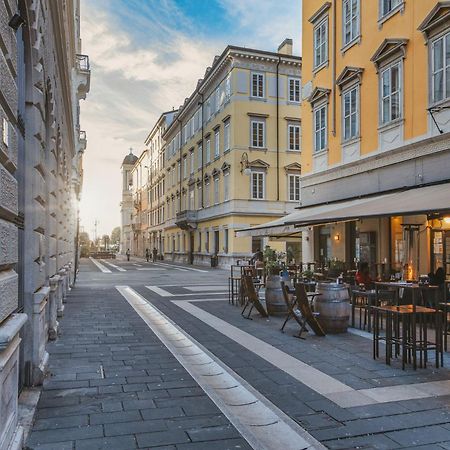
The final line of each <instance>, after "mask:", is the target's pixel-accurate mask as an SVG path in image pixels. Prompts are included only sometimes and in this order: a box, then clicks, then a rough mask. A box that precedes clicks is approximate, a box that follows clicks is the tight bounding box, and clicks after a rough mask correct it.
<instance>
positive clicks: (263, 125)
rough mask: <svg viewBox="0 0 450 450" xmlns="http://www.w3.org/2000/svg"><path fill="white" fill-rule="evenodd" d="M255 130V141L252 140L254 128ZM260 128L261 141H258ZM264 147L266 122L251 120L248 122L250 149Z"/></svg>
mask: <svg viewBox="0 0 450 450" xmlns="http://www.w3.org/2000/svg"><path fill="white" fill-rule="evenodd" d="M255 126H256V127H257V129H256V140H254V127H255ZM260 126H261V129H262V141H260V133H261V130H260ZM265 146H266V121H265V120H257V119H252V120H251V122H250V147H253V148H265Z"/></svg>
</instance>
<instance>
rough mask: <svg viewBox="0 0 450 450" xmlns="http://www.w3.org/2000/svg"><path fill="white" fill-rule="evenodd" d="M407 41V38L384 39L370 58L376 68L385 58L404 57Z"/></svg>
mask: <svg viewBox="0 0 450 450" xmlns="http://www.w3.org/2000/svg"><path fill="white" fill-rule="evenodd" d="M408 41H409V39H385V40H384V41H383V42H382V44H381V45H380V46H379V47H378V49H377V51H376V52H375V53H374V54H373V56H372V58H370V60H371V61H372V62H373V63H374V64H375V67H376V68H377V70H378V69H379V67H380V66H381V65H382V63H383V62H384V61H386V60H387V59H394V58H396V57H401V58H404V57H405V53H406V45H407V44H408Z"/></svg>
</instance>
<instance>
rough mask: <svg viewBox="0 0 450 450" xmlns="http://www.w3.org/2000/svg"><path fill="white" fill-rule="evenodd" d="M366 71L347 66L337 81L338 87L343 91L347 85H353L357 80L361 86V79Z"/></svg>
mask: <svg viewBox="0 0 450 450" xmlns="http://www.w3.org/2000/svg"><path fill="white" fill-rule="evenodd" d="M363 72H364V69H363V68H362V67H351V66H346V67H345V68H344V70H343V71H342V72H341V74H340V75H339V76H338V77H337V79H336V85H337V86H339V88H340V89H341V90H342V89H343V88H344V86H345V85H348V84H350V83H352V82H353V81H355V80H358V83H359V84H361V78H362V75H363Z"/></svg>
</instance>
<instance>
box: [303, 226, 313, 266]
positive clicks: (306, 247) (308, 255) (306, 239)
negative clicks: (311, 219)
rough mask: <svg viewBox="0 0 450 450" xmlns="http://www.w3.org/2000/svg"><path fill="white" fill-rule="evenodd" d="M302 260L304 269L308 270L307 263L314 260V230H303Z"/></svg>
mask: <svg viewBox="0 0 450 450" xmlns="http://www.w3.org/2000/svg"><path fill="white" fill-rule="evenodd" d="M302 262H303V270H306V269H307V268H308V267H307V264H306V263H311V262H314V231H313V230H309V229H308V230H306V231H302Z"/></svg>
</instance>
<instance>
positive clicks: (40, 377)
mask: <svg viewBox="0 0 450 450" xmlns="http://www.w3.org/2000/svg"><path fill="white" fill-rule="evenodd" d="M49 294H50V287H48V286H44V287H42V288H41V289H39V290H38V291H37V292H35V293H34V294H33V316H32V318H31V321H32V328H33V341H32V342H33V349H32V356H31V358H32V359H31V361H32V365H33V373H32V377H33V378H32V384H33V385H34V386H36V385H40V384H42V382H43V381H44V377H45V372H46V370H47V366H48V353H47V351H46V350H45V344H46V343H47V337H48V322H47V317H46V316H47V307H48V298H49Z"/></svg>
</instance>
